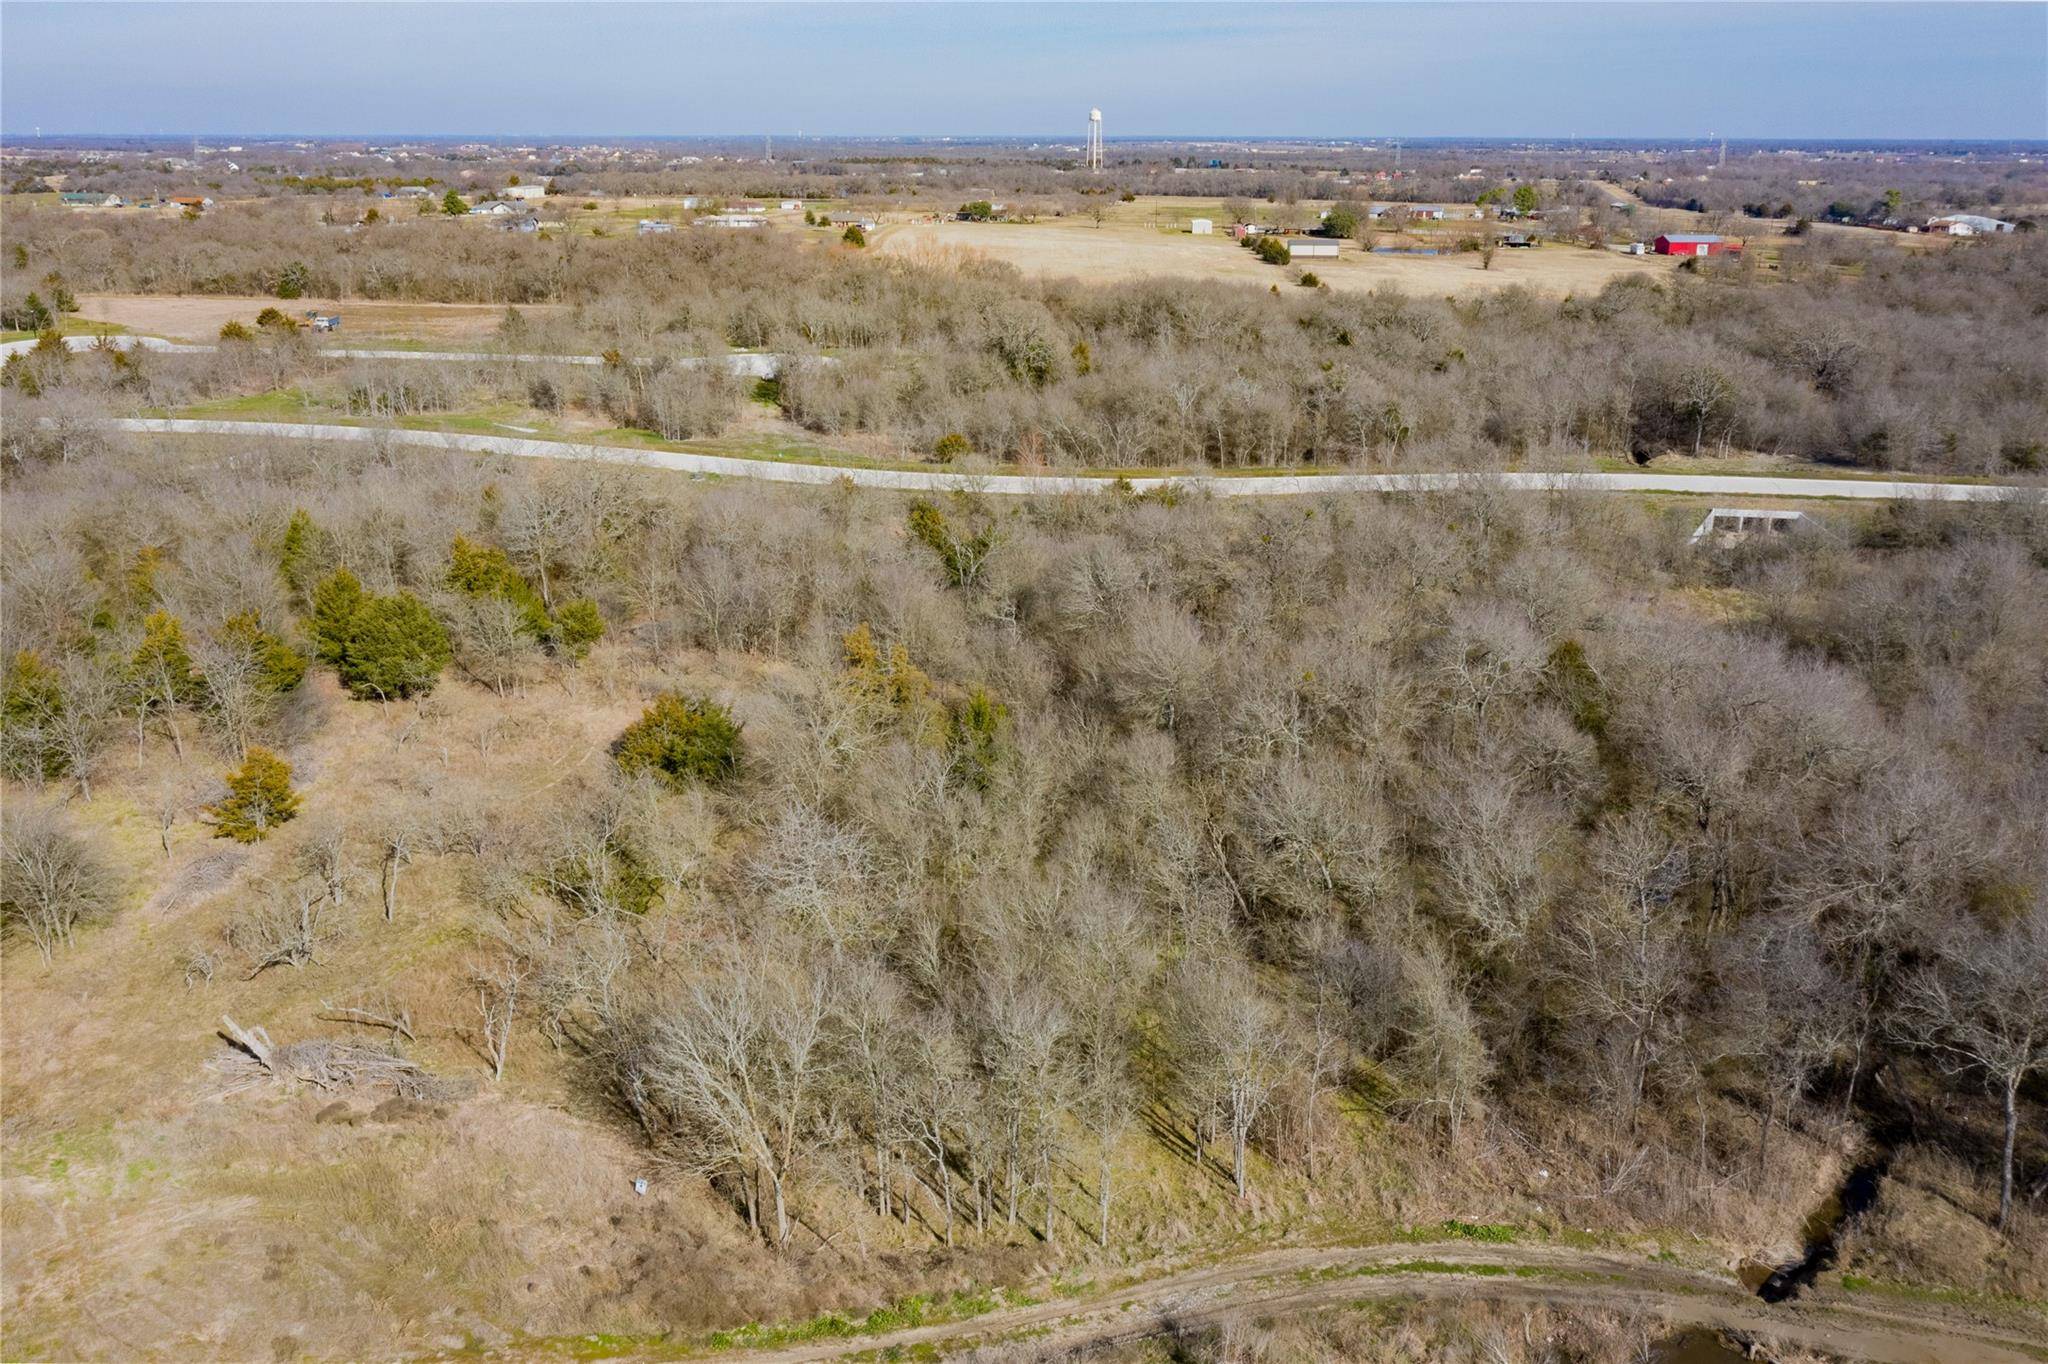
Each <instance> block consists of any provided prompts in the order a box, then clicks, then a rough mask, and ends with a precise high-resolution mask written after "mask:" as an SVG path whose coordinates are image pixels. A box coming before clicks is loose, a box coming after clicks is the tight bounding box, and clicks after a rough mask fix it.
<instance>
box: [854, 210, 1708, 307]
mask: <svg viewBox="0 0 2048 1364" xmlns="http://www.w3.org/2000/svg"><path fill="white" fill-rule="evenodd" d="M1214 211H1215V205H1214V203H1213V202H1207V203H1205V202H1202V201H1196V200H1188V201H1185V202H1181V201H1176V200H1172V199H1164V198H1141V199H1139V200H1137V201H1136V202H1135V203H1130V204H1119V205H1118V206H1117V207H1116V208H1115V209H1113V210H1111V211H1110V213H1109V215H1108V217H1107V218H1106V220H1105V221H1104V222H1103V224H1102V225H1101V226H1099V227H1098V226H1097V225H1096V224H1095V223H1094V222H1093V221H1091V220H1090V219H1088V218H1085V217H1068V218H1047V219H1043V220H1041V221H1039V222H1035V223H963V222H954V221H950V220H948V221H940V222H917V223H896V224H888V225H885V226H884V227H883V228H882V229H881V230H880V232H879V233H878V234H877V236H878V238H879V240H878V241H877V242H876V246H877V247H878V249H880V250H881V251H883V252H885V253H887V254H890V255H901V256H906V257H910V258H917V257H919V256H921V255H926V254H931V253H941V254H950V253H953V252H957V251H960V250H968V251H973V252H977V253H979V254H981V255H983V256H986V257H988V258H989V259H991V260H999V261H1005V262H1007V263H1009V264H1011V265H1014V266H1016V267H1017V269H1019V270H1020V271H1022V272H1023V273H1024V274H1026V275H1031V276H1038V277H1064V278H1071V279H1077V280H1081V281H1082V282H1084V283H1089V284H1109V283H1117V282H1120V281H1123V280H1131V279H1144V278H1148V277H1157V276H1165V277H1170V278H1180V279H1215V280H1224V281H1228V282H1235V283H1244V284H1280V285H1282V286H1283V287H1285V286H1286V285H1287V284H1288V283H1289V280H1290V272H1289V271H1287V270H1285V269H1281V268H1278V267H1275V266H1271V265H1266V264H1263V263H1261V262H1260V261H1259V260H1258V259H1257V258H1256V257H1254V256H1253V255H1252V253H1251V252H1249V251H1247V250H1245V249H1244V248H1243V247H1241V246H1239V245H1238V244H1237V243H1236V242H1235V241H1232V240H1231V239H1230V238H1229V237H1226V236H1223V235H1221V234H1220V233H1217V234H1213V235H1210V236H1206V237H1197V236H1193V235H1191V234H1189V233H1188V232H1186V231H1185V230H1181V231H1173V232H1168V231H1163V230H1161V227H1160V222H1161V220H1162V218H1166V217H1169V216H1170V217H1171V218H1172V219H1173V220H1174V221H1176V222H1179V223H1180V224H1181V227H1182V228H1183V229H1184V228H1185V226H1186V223H1185V220H1186V218H1188V217H1192V216H1196V215H1197V214H1204V213H1213V212H1214ZM1216 222H1217V224H1218V226H1219V227H1220V226H1221V225H1222V219H1221V217H1218V218H1217V219H1216ZM1468 226H1469V227H1475V228H1476V227H1477V226H1478V224H1476V223H1472V224H1463V223H1457V224H1447V225H1446V226H1445V229H1444V230H1443V231H1442V232H1441V233H1440V234H1439V236H1440V239H1441V242H1442V245H1443V247H1444V249H1445V250H1449V249H1450V248H1451V247H1452V246H1453V245H1454V244H1455V243H1456V241H1457V239H1458V237H1459V236H1461V235H1463V234H1462V232H1460V231H1458V230H1456V229H1461V228H1464V227H1468ZM1341 251H1342V254H1341V255H1339V256H1338V257H1337V259H1335V260H1302V261H1297V262H1296V264H1297V265H1299V266H1300V267H1301V268H1303V269H1306V270H1311V271H1314V272H1315V274H1316V275H1317V277H1319V278H1320V279H1322V280H1323V281H1324V282H1325V283H1327V284H1328V285H1329V286H1330V287H1331V288H1332V289H1344V290H1351V291H1358V292H1367V291H1370V290H1373V289H1377V288H1381V287H1383V286H1389V287H1392V288H1395V289H1399V290H1402V291H1403V292H1406V293H1412V294H1418V295H1420V294H1428V295H1438V296H1440V295H1446V294H1449V295H1458V294H1473V293H1490V292H1493V291H1496V290H1500V289H1508V288H1514V287H1518V286H1519V287H1521V288H1524V289H1529V290H1532V291H1534V292H1536V293H1541V294H1549V295H1553V296H1562V295H1565V294H1573V293H1578V294H1584V293H1597V292H1598V291H1599V290H1600V289H1601V288H1603V287H1604V286H1605V285H1606V284H1607V283H1608V282H1609V281H1611V280H1615V279H1622V278H1628V277H1631V276H1635V277H1650V278H1656V277H1661V276H1662V275H1663V274H1665V273H1666V272H1668V271H1670V270H1672V269H1674V268H1675V267H1676V262H1675V261H1672V260H1670V259H1667V258H1664V257H1659V256H1625V255H1622V254H1621V253H1620V252H1617V251H1606V250H1600V251H1593V250H1587V249H1585V248H1583V247H1577V246H1541V247H1535V248H1532V249H1527V250H1506V249H1503V250H1501V251H1498V252H1496V253H1495V255H1494V260H1493V267H1492V268H1491V269H1483V268H1482V267H1481V263H1480V259H1479V256H1478V255H1477V254H1476V253H1465V254H1453V255H1441V256H1393V255H1370V254H1367V253H1366V251H1365V250H1364V248H1363V247H1361V246H1360V245H1359V244H1358V243H1356V242H1345V243H1343V245H1342V247H1341Z"/></svg>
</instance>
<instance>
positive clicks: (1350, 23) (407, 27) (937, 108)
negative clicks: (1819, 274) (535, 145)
mask: <svg viewBox="0 0 2048 1364" xmlns="http://www.w3.org/2000/svg"><path fill="white" fill-rule="evenodd" d="M1090 104H1099V105H1101V106H1102V108H1103V111H1104V116H1105V128H1106V129H1107V131H1108V133H1109V134H1110V136H1111V137H1116V136H1129V135H1138V134H1155V133H1156V134H1193V133H1236V134H1259V133H1270V134H1295V135H1326V136H1342V135H1362V136H1374V135H1392V136H1411V137H1418V136H1430V135H1439V136H1480V135H1504V136H1512V135H1529V136H1563V135H1576V136H1580V137H1598V136H1603V135H1608V136H1622V135H1640V136H1660V137H1693V136H1702V135H1705V134H1707V133H1710V132H1711V133H1719V134H1721V135H1724V136H1730V137H1805V138H1823V137H1825V138H1858V137H1870V138H1892V137H1940V138H1960V137H1990V138H2003V137H2032V138H2039V137H2048V4H1875V5H1871V4H1782V5H1781V4H1716V5H1703V4H1522V5H1481V4H1431V5H1398V4H1315V5H1262V4H1253V3H1234V4H1215V5H1204V4H1174V5H1143V4H1128V5H1099V4H1038V5H1010V4H1000V5H998V4H988V5H967V4H948V5H936V4H929V5H927V4H912V5H868V4H751V5H738V4H734V5H644V4H630V5H629V4H580V5H568V4H518V5H503V4H484V3H477V4H466V3H465V4H416V5H393V4H350V3H334V4H285V3H273V4H118V3H117V4H87V3H70V4H47V3H32V2H30V0H6V2H5V3H4V4H0V127H4V128H5V130H6V131H7V132H9V133H13V134H22V133H27V132H29V131H30V129H31V128H32V127H33V126H35V125H40V126H41V127H42V128H43V129H44V130H46V131H53V132H54V131H67V132H156V131H158V130H166V131H172V132H178V131H213V132H246V133H256V132H301V133H324V134H344V133H396V132H420V133H475V134H513V135H547V136H562V135H573V134H595V133H617V134H629V133H641V134H650V135H664V134H665V135H691V134H724V133H755V132H760V131H763V130H768V131H773V132H779V133H790V132H795V131H798V130H802V131H806V132H813V133H873V134H901V133H922V134H947V133H951V134H991V133H1015V134H1053V135H1062V136H1076V135H1078V130H1079V129H1080V127H1081V124H1082V121H1083V119H1084V118H1085V116H1086V110H1087V107H1088V106H1089V105H1090Z"/></svg>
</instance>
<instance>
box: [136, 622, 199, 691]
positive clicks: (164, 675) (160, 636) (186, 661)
mask: <svg viewBox="0 0 2048 1364" xmlns="http://www.w3.org/2000/svg"><path fill="white" fill-rule="evenodd" d="M128 669H129V672H130V674H131V675H132V676H133V678H134V679H135V685H136V687H137V689H138V690H139V691H140V692H141V693H142V697H143V702H144V704H146V705H149V706H152V707H154V706H165V705H175V704H183V703H185V702H189V701H195V700H197V699H198V698H199V693H200V688H201V686H202V685H203V684H202V680H201V678H200V676H199V670H198V669H197V668H195V667H194V666H193V664H192V653H191V650H189V649H188V648H187V647H186V645H185V626H184V624H183V622H181V621H180V620H179V619H178V618H177V617H176V616H174V615H172V614H171V613H170V612H168V611H164V610H157V611H152V612H150V613H149V615H148V617H147V618H145V619H144V620H143V622H142V643H140V644H138V645H136V646H135V654H134V656H133V657H132V658H131V659H129V661H128Z"/></svg>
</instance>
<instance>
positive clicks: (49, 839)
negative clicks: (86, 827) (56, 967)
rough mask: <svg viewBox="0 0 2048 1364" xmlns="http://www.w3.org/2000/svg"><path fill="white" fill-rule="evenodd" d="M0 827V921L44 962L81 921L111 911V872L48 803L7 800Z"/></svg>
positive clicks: (68, 941)
mask: <svg viewBox="0 0 2048 1364" xmlns="http://www.w3.org/2000/svg"><path fill="white" fill-rule="evenodd" d="M0 830H4V836H0V845H4V846H0V924H4V925H5V926H6V927H7V928H10V929H14V930H16V931H19V932H22V933H26V934H27V935H28V938H29V941H31V942H33V943H34V944H35V945H36V950H37V951H38V952H40V953H42V955H43V960H44V961H45V962H46V963H47V962H48V961H49V960H50V958H51V955H52V953H54V952H55V951H56V949H57V948H58V947H59V946H64V947H69V946H70V945H71V943H72V942H73V940H74V937H75V935H76V933H77V931H78V928H79V926H80V925H81V924H86V923H90V922H92V921H93V920H95V919H99V918H103V917H105V916H106V915H108V914H111V913H112V912H113V909H114V903H115V887H114V881H113V876H112V874H111V873H110V872H109V871H108V869H107V867H106V866H105V864H104V863H102V862H101V861H100V858H99V856H98V854H97V853H95V852H94V851H93V848H92V845H91V844H90V843H88V842H87V841H86V840H85V839H84V838H82V837H80V836H79V835H78V834H77V833H76V832H74V831H73V829H72V828H71V825H70V823H69V821H67V820H66V819H65V818H64V817H63V816H62V815H61V814H59V813H58V811H57V810H56V809H55V808H53V807H51V806H48V805H42V804H37V803H34V802H31V801H24V800H10V801H8V803H7V811H6V816H5V821H4V824H0Z"/></svg>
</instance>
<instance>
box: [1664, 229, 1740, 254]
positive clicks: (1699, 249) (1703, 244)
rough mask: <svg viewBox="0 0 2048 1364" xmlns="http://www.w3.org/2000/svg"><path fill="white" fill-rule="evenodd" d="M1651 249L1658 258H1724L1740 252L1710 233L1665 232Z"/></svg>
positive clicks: (1731, 243) (1734, 246)
mask: <svg viewBox="0 0 2048 1364" xmlns="http://www.w3.org/2000/svg"><path fill="white" fill-rule="evenodd" d="M1651 249H1652V250H1654V251H1656V253H1657V254H1658V255H1660V256H1726V255H1732V254H1734V253H1735V252H1738V251H1740V250H1742V248H1741V247H1739V246H1737V245H1735V244H1734V243H1733V242H1727V241H1723V240H1721V238H1719V237H1716V236H1715V235H1713V234H1712V233H1711V232H1666V233H1664V234H1663V235H1662V236H1660V237H1658V238H1657V241H1656V245H1655V246H1654V247H1652V248H1651Z"/></svg>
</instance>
